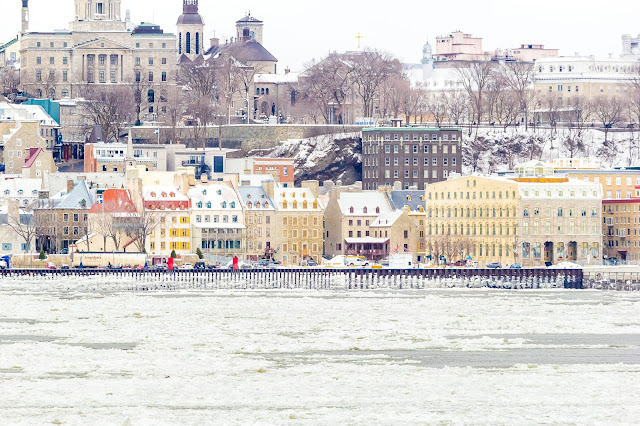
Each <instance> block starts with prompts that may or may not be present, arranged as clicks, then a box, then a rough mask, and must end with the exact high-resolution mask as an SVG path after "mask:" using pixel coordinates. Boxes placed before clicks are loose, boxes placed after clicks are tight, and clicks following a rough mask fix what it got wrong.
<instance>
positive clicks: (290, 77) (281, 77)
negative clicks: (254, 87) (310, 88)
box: [253, 72, 300, 84]
mask: <svg viewBox="0 0 640 426" xmlns="http://www.w3.org/2000/svg"><path fill="white" fill-rule="evenodd" d="M299 75H300V74H298V73H291V72H290V73H288V74H256V75H255V77H254V80H253V81H254V83H262V84H267V83H272V84H296V83H297V82H298V77H299Z"/></svg>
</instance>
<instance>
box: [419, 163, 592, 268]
mask: <svg viewBox="0 0 640 426" xmlns="http://www.w3.org/2000/svg"><path fill="white" fill-rule="evenodd" d="M426 198H427V227H426V232H425V234H426V235H425V237H426V238H427V251H430V252H431V254H432V257H434V258H440V257H441V256H442V258H444V259H446V260H447V261H455V260H467V259H469V258H471V259H472V260H474V261H479V262H481V263H490V262H500V263H502V264H503V265H508V264H511V263H520V264H521V265H522V266H525V267H526V266H544V265H546V264H557V263H561V262H565V261H570V262H579V263H583V264H589V263H598V262H599V261H600V259H601V256H602V252H601V244H602V235H601V233H602V223H601V221H602V216H601V203H602V189H601V187H600V186H599V185H597V184H594V183H590V182H585V181H579V180H575V179H569V178H568V177H567V176H559V175H554V174H553V167H552V166H551V165H545V164H542V163H538V162H532V163H525V164H523V165H521V166H518V167H516V172H515V174H514V175H512V176H508V177H497V176H491V177H481V176H469V177H454V178H452V179H450V180H448V181H446V182H440V183H436V184H433V185H430V186H429V187H428V188H427V191H426Z"/></svg>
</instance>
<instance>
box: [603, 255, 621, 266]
mask: <svg viewBox="0 0 640 426" xmlns="http://www.w3.org/2000/svg"><path fill="white" fill-rule="evenodd" d="M604 264H605V265H606V266H618V258H617V257H609V258H607V259H605V260H604Z"/></svg>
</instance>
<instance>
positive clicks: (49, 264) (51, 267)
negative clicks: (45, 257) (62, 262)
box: [45, 262, 58, 271]
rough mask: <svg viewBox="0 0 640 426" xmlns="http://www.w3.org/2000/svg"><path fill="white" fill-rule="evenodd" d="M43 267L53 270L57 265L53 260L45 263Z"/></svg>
mask: <svg viewBox="0 0 640 426" xmlns="http://www.w3.org/2000/svg"><path fill="white" fill-rule="evenodd" d="M45 269H49V270H51V271H55V270H56V269H58V267H57V266H56V264H55V263H53V262H47V264H46V266H45Z"/></svg>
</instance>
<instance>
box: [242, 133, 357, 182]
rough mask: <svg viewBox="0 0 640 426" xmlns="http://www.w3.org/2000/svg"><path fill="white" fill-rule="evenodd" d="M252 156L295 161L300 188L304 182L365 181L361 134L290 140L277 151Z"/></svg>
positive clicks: (250, 154) (252, 153)
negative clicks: (363, 179) (363, 177)
mask: <svg viewBox="0 0 640 426" xmlns="http://www.w3.org/2000/svg"><path fill="white" fill-rule="evenodd" d="M248 155H249V156H264V157H270V158H293V159H294V162H295V166H296V172H295V177H296V183H297V184H298V183H300V182H301V181H303V180H318V181H320V182H322V181H325V180H332V181H334V182H335V181H337V180H342V182H343V184H345V185H350V184H352V183H355V182H356V181H359V180H362V139H361V137H360V133H343V134H337V135H325V136H316V137H313V138H308V139H289V140H286V141H284V142H282V143H281V144H280V145H279V146H278V147H276V148H274V149H260V150H252V151H250V152H249V153H248Z"/></svg>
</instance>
